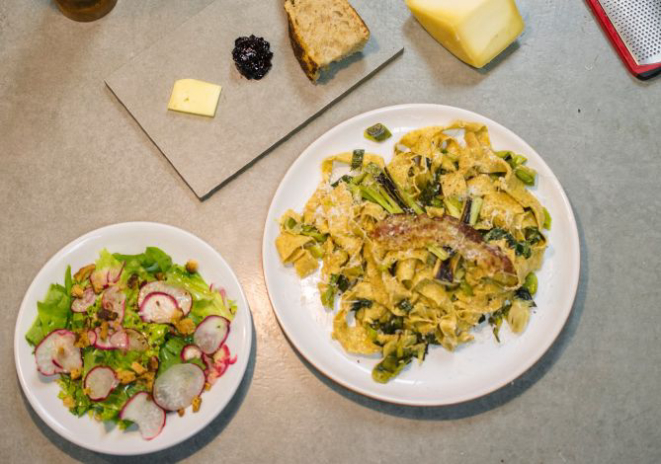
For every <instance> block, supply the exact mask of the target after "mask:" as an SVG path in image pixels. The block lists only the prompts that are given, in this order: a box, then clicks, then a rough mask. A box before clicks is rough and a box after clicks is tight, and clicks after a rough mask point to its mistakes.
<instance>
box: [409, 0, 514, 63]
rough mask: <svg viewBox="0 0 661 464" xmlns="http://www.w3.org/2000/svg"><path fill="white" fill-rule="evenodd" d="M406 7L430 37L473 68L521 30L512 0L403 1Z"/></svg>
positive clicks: (489, 57)
mask: <svg viewBox="0 0 661 464" xmlns="http://www.w3.org/2000/svg"><path fill="white" fill-rule="evenodd" d="M406 5H407V6H408V7H409V9H410V10H411V12H412V13H413V15H414V16H415V17H416V19H417V20H418V21H419V22H420V24H422V26H423V27H424V28H425V29H427V32H429V33H430V34H431V35H432V37H434V38H435V39H436V40H438V41H439V42H440V43H441V44H442V45H443V46H444V47H445V48H447V49H448V50H450V52H452V53H453V54H454V55H455V56H457V58H459V59H460V60H462V61H465V62H466V63H468V64H470V65H472V66H475V67H476V68H481V67H482V66H484V65H485V64H487V63H488V62H489V61H491V60H493V59H494V58H495V57H496V56H498V55H499V54H500V53H501V52H502V51H503V50H505V48H507V46H508V45H509V44H511V43H512V42H514V40H516V38H517V37H518V36H519V34H521V32H522V31H523V19H521V15H520V14H519V10H518V9H517V7H516V3H514V0H406Z"/></svg>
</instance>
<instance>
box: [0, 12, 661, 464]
mask: <svg viewBox="0 0 661 464" xmlns="http://www.w3.org/2000/svg"><path fill="white" fill-rule="evenodd" d="M218 1H224V2H225V3H227V5H228V9H227V14H228V15H231V14H232V10H233V8H238V6H237V5H238V4H239V3H240V2H233V1H229V0H218ZM242 1H249V0H242ZM250 1H260V0H250ZM261 1H264V0H261ZM209 3H210V0H171V1H168V2H165V1H162V0H141V1H139V2H138V1H128V0H120V1H119V2H118V6H117V8H115V10H114V11H113V12H112V13H111V14H110V15H109V16H107V17H106V18H104V19H102V20H100V21H97V22H95V23H90V24H78V23H74V22H71V21H69V20H68V19H66V18H65V17H63V16H62V15H61V14H60V13H59V12H58V11H57V9H56V8H55V7H54V6H53V5H52V4H51V3H50V1H48V0H5V1H2V2H0V218H1V220H0V269H2V278H1V279H0V295H1V297H2V300H1V301H2V310H3V312H4V314H5V320H6V324H4V325H2V327H1V328H0V354H1V355H2V356H0V360H1V361H0V398H2V399H1V400H0V417H1V418H2V422H3V424H2V426H1V427H0V456H1V457H2V458H1V459H2V461H3V462H12V463H13V462H31V463H32V462H49V463H57V462H68V461H72V460H78V461H84V462H110V461H112V462H115V461H117V462H124V461H141V462H154V461H157V460H158V461H161V462H170V461H176V460H188V461H191V462H246V463H247V462H285V463H290V462H294V463H296V462H319V463H327V462H328V463H330V462H360V463H368V462H435V463H437V462H442V463H472V462H485V463H496V464H498V463H511V462H522V463H530V462H532V463H586V462H590V463H591V462H594V463H604V462H614V463H620V462H627V463H628V462H632V463H633V462H636V463H638V462H644V463H647V462H649V463H654V462H659V461H660V460H661V401H659V395H658V391H659V384H661V349H659V342H658V340H659V339H660V338H661V324H659V323H658V322H657V320H658V317H657V314H658V312H659V308H660V306H661V286H660V285H659V282H660V281H661V215H659V214H658V211H659V209H661V201H660V200H659V195H658V192H659V185H661V181H660V180H659V179H660V178H661V133H660V131H659V121H661V110H660V105H659V103H660V102H661V81H659V80H658V79H657V80H654V81H651V82H647V83H641V82H638V81H636V80H635V79H634V78H632V77H630V76H629V75H628V74H627V72H626V70H625V69H624V67H623V66H622V65H621V63H620V62H619V60H618V58H617V57H616V55H615V53H614V52H613V50H612V49H611V47H610V45H609V44H608V42H607V41H606V40H605V38H604V37H603V34H602V32H601V30H600V29H599V27H598V25H597V24H596V23H595V21H594V20H593V18H592V16H591V13H590V12H589V10H588V9H587V7H586V6H585V4H584V3H583V2H570V1H566V0H561V1H549V0H529V1H527V2H520V3H521V4H520V7H521V10H522V14H523V16H524V19H525V21H526V26H527V27H526V31H525V33H524V34H523V36H522V37H521V38H520V40H519V43H518V45H516V46H514V47H512V48H510V49H509V50H508V51H507V52H506V53H505V55H504V56H502V57H501V58H499V59H498V60H497V62H496V63H494V64H492V65H490V66H489V68H488V69H487V70H486V71H477V70H474V69H471V68H469V67H467V66H466V65H464V64H462V63H461V62H459V61H458V60H456V59H455V58H453V57H452V56H451V55H450V54H449V53H448V52H446V51H445V50H444V49H443V48H442V47H440V46H439V45H438V44H437V43H436V42H435V41H434V40H433V39H432V38H431V37H430V36H429V35H428V34H427V33H426V32H425V31H424V30H422V29H421V28H420V26H419V25H418V24H417V23H416V21H415V20H413V19H412V18H411V17H410V15H409V14H408V12H407V10H406V8H405V6H404V5H403V2H399V1H397V2H396V1H390V2H383V4H384V6H383V14H384V15H385V14H387V15H391V16H390V18H391V21H392V24H393V27H398V28H401V29H402V32H403V36H404V39H405V43H404V45H405V48H406V51H405V53H404V55H403V56H402V57H400V58H398V59H397V60H396V61H395V62H394V63H392V65H390V66H388V67H386V68H385V69H384V70H383V71H382V72H380V73H379V74H378V75H376V76H375V77H374V78H373V79H371V80H370V81H368V82H366V83H365V84H364V85H362V86H361V87H360V88H359V89H358V90H357V91H356V92H354V93H352V94H350V95H348V96H347V97H346V98H344V99H342V100H341V101H339V102H338V103H337V104H336V105H334V106H333V108H332V109H331V110H330V111H328V112H326V113H324V114H323V115H321V116H320V117H319V118H317V119H316V120H314V121H313V122H312V123H310V124H309V125H308V126H307V127H305V128H304V129H303V130H301V131H300V132H298V133H297V134H296V135H295V136H293V137H291V138H290V139H289V140H287V141H285V142H284V143H283V144H282V145H280V146H279V147H278V148H277V149H276V150H275V151H274V152H273V153H271V155H269V156H268V157H266V158H264V159H262V160H261V161H259V162H258V163H256V164H255V165H254V166H252V167H251V168H250V169H249V170H248V171H246V172H245V173H243V174H242V175H241V176H240V177H238V178H236V179H235V180H233V181H232V182H230V183H229V184H228V185H227V186H225V187H224V188H222V189H221V190H220V191H219V192H217V193H216V194H215V195H214V196H212V197H211V198H210V199H209V200H207V201H205V202H200V201H199V200H198V199H197V198H196V197H195V195H194V194H193V193H192V192H191V190H190V189H189V188H188V187H187V186H186V185H185V183H184V182H183V181H182V180H181V178H180V177H179V176H178V174H177V173H176V172H175V171H174V170H173V168H172V166H170V164H169V163H168V161H167V160H166V159H165V158H164V157H163V156H162V155H161V154H160V153H159V151H158V149H157V148H156V147H155V146H154V145H153V144H152V143H151V142H150V141H149V139H148V138H147V137H146V136H145V134H144V133H143V132H142V130H141V129H140V128H139V127H138V126H137V124H136V123H135V122H134V121H133V119H132V118H131V117H130V116H129V115H128V114H127V113H126V111H125V110H124V108H122V107H121V105H120V104H119V103H118V102H117V100H116V99H115V98H114V97H113V96H112V95H111V93H110V91H109V90H108V89H107V88H106V87H105V84H104V83H103V79H104V77H106V76H107V75H109V74H110V73H111V72H112V71H113V70H115V69H117V68H119V67H120V66H122V65H123V64H124V63H126V62H127V61H128V60H129V59H131V58H132V57H133V56H135V55H136V54H137V53H138V52H139V51H141V50H143V49H144V48H145V47H147V46H149V45H150V44H152V43H153V42H154V41H156V40H158V39H159V38H160V37H162V36H163V35H165V34H168V33H169V32H170V31H172V30H173V29H174V28H175V27H177V26H178V25H180V24H181V23H183V22H184V21H185V20H186V19H187V18H190V17H191V16H193V15H194V14H196V13H197V12H199V11H200V10H201V9H202V8H204V7H205V6H206V5H208V4H209ZM409 102H431V103H443V104H449V105H455V106H460V107H464V108H467V109H470V110H473V111H477V112H479V113H482V114H484V115H486V116H488V117H490V118H493V119H494V120H496V121H498V122H500V123H502V124H503V125H505V126H506V127H508V128H510V129H512V130H513V131H514V132H515V133H517V134H518V135H520V136H521V137H523V138H524V139H525V140H526V141H527V142H528V143H530V144H531V145H532V146H534V147H535V148H536V150H537V151H538V152H539V153H540V154H541V155H542V156H543V157H544V159H545V160H546V162H547V163H548V164H549V166H550V167H551V168H552V169H553V170H554V172H555V173H556V175H557V176H558V178H559V179H560V181H561V183H562V184H563V186H564V187H565V190H566V192H567V194H568V196H569V198H570V200H571V201H572V204H573V207H574V211H575V213H576V217H577V220H578V224H579V232H580V238H581V246H582V268H581V282H580V287H579V291H578V295H577V298H576V303H575V305H574V309H573V312H572V315H571V316H570V318H569V321H568V323H567V325H566V327H565V329H564V330H563V332H562V334H561V335H560V337H559V338H558V340H557V342H556V343H555V344H554V345H553V347H552V348H551V349H550V351H549V352H548V353H547V354H546V355H545V356H544V357H543V358H542V359H541V360H540V362H538V363H537V364H536V365H535V366H534V367H533V368H532V369H531V370H530V371H528V372H527V373H526V374H524V375H523V376H522V377H521V378H519V379H518V380H516V381H515V382H514V383H513V384H511V385H509V386H507V387H505V388H503V389H501V390H500V391H497V392H495V393H493V394H491V395H489V396H486V397H484V398H481V399H478V400H476V401H473V402H470V403H466V404H461V405H456V406H452V407H443V408H424V409H415V408H407V407H400V406H391V405H387V404H382V403H379V402H377V401H373V400H369V399H366V398H363V397H360V396H358V395H356V394H354V393H352V392H350V391H347V390H345V389H343V388H341V387H339V386H337V385H335V384H334V383H333V382H331V381H329V380H327V379H325V378H323V377H322V376H321V375H320V374H319V373H317V372H316V371H315V369H314V368H313V367H311V366H310V365H308V364H306V363H305V362H304V361H303V360H302V359H301V358H300V357H299V356H298V355H297V354H296V353H295V351H294V350H293V349H292V347H291V346H290V344H289V343H288V342H287V340H286V339H285V337H284V336H283V334H282V332H281V330H280V328H279V327H278V325H277V322H276V320H275V317H274V316H273V313H272V310H271V307H270V303H269V300H268V296H267V294H266V289H265V285H264V279H263V275H262V270H261V253H260V247H261V239H262V231H263V226H264V220H265V217H266V212H267V208H268V206H269V203H270V199H271V196H272V195H273V193H274V192H275V189H276V186H277V185H278V182H279V180H280V178H281V177H282V176H283V174H284V173H285V171H286V169H287V168H288V167H289V165H290V164H291V163H292V162H293V160H294V159H295V158H296V157H297V156H298V154H299V153H300V152H301V151H302V150H303V149H304V148H305V147H306V146H307V145H308V144H309V143H311V142H312V141H313V140H314V139H315V138H317V137H318V136H319V135H321V134H322V133H324V132H325V131H326V130H328V129H329V128H331V127H332V126H334V125H335V124H337V123H339V122H341V121H343V120H345V119H347V118H349V117H351V116H353V115H355V114H358V113H361V112H363V111H366V110H370V109H374V108H378V107H381V106H386V105H391V104H398V103H409ZM130 220H149V221H159V222H164V223H168V224H173V225H176V226H179V227H183V228H185V229H187V230H190V231H191V232H193V233H195V234H197V235H199V236H200V237H202V238H203V239H205V240H207V241H208V242H209V243H210V244H211V245H213V246H214V247H215V248H217V249H218V250H219V251H220V252H221V253H222V254H223V255H224V256H225V258H226V259H227V260H228V261H229V263H230V264H231V265H232V266H233V267H234V269H235V270H236V272H237V274H238V276H239V278H240V280H241V282H242V284H243V286H244V289H245V291H246V293H247V296H248V299H249V302H250V304H251V306H252V310H253V315H254V319H255V329H256V342H255V347H254V356H253V358H252V359H251V362H250V365H249V368H248V373H247V376H246V378H245V380H244V382H243V384H242V386H241V388H240V390H239V392H238V394H237V396H236V397H235V399H234V400H233V401H232V402H231V403H230V405H229V407H228V408H227V410H226V411H225V412H224V413H223V414H222V415H221V416H220V417H218V418H217V419H216V420H215V421H214V422H213V423H212V424H211V426H209V428H208V429H206V430H205V431H203V432H202V433H200V434H199V435H197V436H195V437H194V438H192V439H190V440H188V441H186V442H185V443H183V444H181V445H179V446H177V447H175V448H173V449H170V450H168V451H164V452H161V453H158V454H156V455H152V456H145V457H141V458H135V459H130V458H124V459H116V458H113V457H110V456H105V455H98V454H95V453H92V452H89V451H86V450H84V449H81V448H78V447H76V446H74V445H72V444H70V443H68V442H66V441H64V440H62V439H61V438H59V436H58V435H56V434H55V433H54V432H52V431H51V430H50V429H49V428H48V427H47V426H46V425H45V424H44V423H43V422H42V421H41V420H40V419H39V418H38V417H37V416H36V414H35V413H34V412H33V411H32V410H31V408H30V406H29V405H28V404H27V403H26V401H25V399H24V397H23V395H22V394H21V391H20V387H19V384H18V380H17V378H16V372H15V368H14V362H13V352H12V340H13V330H14V322H15V318H16V313H17V311H18V307H19V305H20V301H21V299H22V297H23V294H24V292H25V291H26V290H27V288H28V285H29V284H30V282H31V280H32V278H33V277H34V275H35V274H36V273H37V271H38V270H39V269H40V267H41V266H42V265H43V264H44V263H45V262H46V260H47V259H48V258H49V257H50V256H51V255H53V254H54V253H55V252H56V251H57V250H59V249H60V248H61V247H62V246H64V245H65V244H66V243H68V242H69V241H71V240H73V239H74V238H76V237H78V236H79V235H81V234H83V233H85V232H87V231H89V230H91V229H94V228H97V227H100V226H103V225H106V224H110V223H115V222H122V221H130Z"/></svg>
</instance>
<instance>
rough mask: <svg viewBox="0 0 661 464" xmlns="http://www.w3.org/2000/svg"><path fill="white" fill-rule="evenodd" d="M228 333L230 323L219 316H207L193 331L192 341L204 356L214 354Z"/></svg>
mask: <svg viewBox="0 0 661 464" xmlns="http://www.w3.org/2000/svg"><path fill="white" fill-rule="evenodd" d="M229 333H230V321H228V320H227V319H225V318H224V317H220V316H207V317H205V318H204V320H203V321H202V322H200V325H198V326H197V328H196V329H195V333H194V334H193V340H194V341H195V344H196V345H197V346H199V347H200V349H201V350H202V352H203V353H205V354H214V353H215V352H216V351H218V349H219V348H220V347H221V345H222V344H223V343H224V342H225V340H226V339H227V335H228V334H229Z"/></svg>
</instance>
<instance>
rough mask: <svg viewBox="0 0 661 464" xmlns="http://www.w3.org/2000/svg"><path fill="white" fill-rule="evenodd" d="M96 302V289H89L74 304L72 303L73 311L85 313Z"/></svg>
mask: <svg viewBox="0 0 661 464" xmlns="http://www.w3.org/2000/svg"><path fill="white" fill-rule="evenodd" d="M95 301H96V295H95V294H94V289H93V288H92V287H87V288H86V289H85V291H84V292H83V296H82V297H81V298H76V299H75V300H73V303H71V311H73V312H74V313H84V312H85V311H87V308H89V307H90V306H92V305H93V304H94V302H95Z"/></svg>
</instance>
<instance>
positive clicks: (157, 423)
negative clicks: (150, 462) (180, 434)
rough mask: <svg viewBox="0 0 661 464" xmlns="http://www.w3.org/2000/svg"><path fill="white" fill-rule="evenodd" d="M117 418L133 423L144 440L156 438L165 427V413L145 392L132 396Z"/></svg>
mask: <svg viewBox="0 0 661 464" xmlns="http://www.w3.org/2000/svg"><path fill="white" fill-rule="evenodd" d="M119 418H120V419H122V420H128V421H131V422H135V423H136V424H137V425H138V428H139V429H140V435H142V438H144V439H145V440H151V439H152V438H156V437H157V436H158V434H159V433H161V430H163V427H165V411H163V409H162V408H161V407H160V406H159V405H157V404H156V403H155V402H154V401H153V399H152V398H151V397H150V396H149V394H148V393H147V392H139V393H136V394H135V395H133V396H132V397H131V398H130V399H129V400H128V401H127V402H126V404H125V405H124V407H123V408H122V410H121V412H120V413H119Z"/></svg>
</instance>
